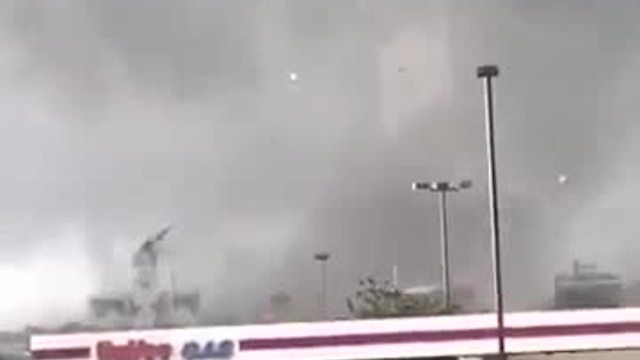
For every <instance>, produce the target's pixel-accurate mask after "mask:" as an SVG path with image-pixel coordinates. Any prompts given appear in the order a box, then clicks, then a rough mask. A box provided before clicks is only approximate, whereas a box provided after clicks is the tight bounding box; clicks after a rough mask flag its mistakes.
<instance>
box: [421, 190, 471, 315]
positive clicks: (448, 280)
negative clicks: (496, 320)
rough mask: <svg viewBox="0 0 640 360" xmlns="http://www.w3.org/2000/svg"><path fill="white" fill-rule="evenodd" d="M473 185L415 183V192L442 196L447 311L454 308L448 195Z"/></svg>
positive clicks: (442, 244) (443, 282) (442, 249)
mask: <svg viewBox="0 0 640 360" xmlns="http://www.w3.org/2000/svg"><path fill="white" fill-rule="evenodd" d="M471 185H472V182H471V180H463V181H460V182H458V183H452V182H449V181H434V182H414V183H413V186H412V187H413V190H414V191H423V190H428V191H431V192H433V193H439V194H440V255H441V258H440V266H441V268H442V271H441V275H442V284H441V286H442V302H443V305H444V308H445V309H450V308H451V307H452V305H453V304H452V300H451V297H452V296H451V267H450V260H449V230H448V226H447V193H450V192H456V191H460V190H463V189H468V188H470V187H471Z"/></svg>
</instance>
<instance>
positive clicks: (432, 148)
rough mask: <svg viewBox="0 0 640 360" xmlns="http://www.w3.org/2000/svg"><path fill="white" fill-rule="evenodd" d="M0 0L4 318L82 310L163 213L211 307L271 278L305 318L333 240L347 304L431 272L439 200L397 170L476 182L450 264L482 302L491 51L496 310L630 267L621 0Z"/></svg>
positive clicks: (630, 77)
mask: <svg viewBox="0 0 640 360" xmlns="http://www.w3.org/2000/svg"><path fill="white" fill-rule="evenodd" d="M2 8H3V10H4V11H2V12H0V27H1V28H2V31H0V79H1V80H2V81H0V114H1V115H2V121H1V122H0V161H1V163H2V164H3V166H2V167H1V168H0V198H1V199H2V200H3V201H2V204H1V205H0V214H1V215H2V216H0V283H2V284H3V286H4V288H5V291H3V297H2V299H0V327H3V328H16V327H22V326H24V325H26V324H53V323H60V322H65V321H71V320H78V319H82V318H83V317H84V316H85V315H86V300H87V298H88V296H90V295H91V294H94V293H99V292H108V291H122V290H123V289H126V288H127V287H129V286H130V279H129V275H130V274H129V268H128V267H129V262H130V257H131V255H132V253H133V251H135V249H136V248H137V246H139V245H140V243H141V242H142V241H143V240H144V238H145V237H146V236H147V235H148V234H151V233H153V232H155V231H157V230H159V229H160V228H161V227H162V226H164V225H165V224H169V223H170V224H173V225H174V227H173V229H172V232H171V234H170V235H169V237H168V239H167V240H166V243H165V244H164V245H163V246H164V250H163V251H164V252H163V254H164V256H165V257H166V258H167V259H168V261H169V262H170V263H171V266H172V267H173V268H174V271H175V275H176V279H177V282H178V283H179V284H180V285H181V286H184V287H197V288H199V289H201V291H202V293H203V296H204V303H203V305H204V306H205V311H206V312H207V313H209V314H212V315H215V316H231V317H235V318H238V319H240V320H239V321H255V320H256V319H257V318H258V317H259V316H260V315H259V314H260V312H261V311H263V310H264V307H265V306H266V305H267V303H268V301H269V296H270V295H271V294H274V293H277V292H279V291H285V292H287V293H289V294H291V296H292V299H293V301H294V302H295V304H296V308H297V311H299V312H300V317H301V318H309V317H310V316H313V314H314V311H315V308H316V296H317V291H318V286H319V283H318V281H319V279H318V276H319V274H318V271H319V269H318V267H317V264H315V263H314V261H313V254H314V253H315V252H318V251H328V252H330V253H331V254H332V256H331V259H330V261H329V262H328V264H327V265H328V281H329V307H330V311H331V312H332V313H334V314H337V315H343V314H344V313H345V309H344V306H343V304H344V301H343V299H344V297H345V296H347V295H348V294H350V293H351V292H352V291H353V290H354V288H355V286H356V285H357V280H358V279H359V278H361V277H363V276H367V275H376V276H381V277H386V278H391V276H392V272H394V271H393V270H392V269H394V266H397V275H398V281H399V282H400V284H401V285H402V286H407V287H408V286H418V285H424V284H426V283H429V284H431V283H436V282H437V281H438V279H439V237H438V236H439V228H438V209H437V198H436V197H434V196H431V195H430V194H428V193H420V194H418V193H413V192H412V191H411V184H412V182H414V181H431V180H463V179H471V180H473V184H474V186H473V187H472V188H471V189H468V190H465V191H463V192H460V193H457V194H455V195H453V196H452V197H451V198H450V215H451V219H450V226H451V231H450V236H451V242H452V243H451V246H452V253H451V255H452V279H453V282H454V284H471V285H474V287H475V291H476V293H477V296H478V298H479V301H480V302H481V303H482V306H484V307H489V306H491V298H490V296H491V284H492V282H491V264H490V259H491V252H490V242H489V228H488V211H487V200H486V199H487V195H486V190H485V189H486V181H485V177H486V171H485V166H486V164H485V156H484V132H483V131H484V128H483V118H482V116H483V112H482V111H483V110H482V88H481V83H480V82H478V80H477V79H476V78H475V76H474V71H475V67H476V66H477V65H480V64H484V63H496V64H498V65H499V66H500V68H501V75H500V77H499V78H497V79H496V82H495V87H496V91H497V93H496V95H497V96H496V126H497V129H496V130H497V137H498V138H497V150H498V164H499V169H498V177H499V187H500V188H499V189H500V205H501V207H502V209H501V211H502V214H503V215H502V220H503V231H504V233H503V241H504V247H505V249H504V268H505V292H506V296H507V297H506V305H507V307H508V308H510V309H522V308H527V307H531V306H536V304H539V303H541V302H542V301H544V300H545V299H547V298H548V297H549V296H550V294H551V291H552V279H553V276H554V274H555V273H556V272H557V271H560V270H564V269H566V268H568V267H569V266H570V264H571V261H572V260H573V259H574V258H581V259H582V258H586V259H587V260H593V261H597V262H598V263H601V264H602V266H603V267H606V268H608V269H610V270H613V271H617V272H620V273H621V274H623V275H624V277H625V278H626V279H629V280H632V279H634V278H638V277H639V276H640V268H638V266H637V261H636V260H635V258H633V256H632V254H635V253H638V251H634V250H639V251H640V248H638V245H636V243H637V241H635V238H634V235H633V234H635V231H634V230H635V229H634V227H633V224H634V217H633V214H634V213H635V208H636V205H635V202H636V201H635V200H636V198H637V197H638V196H640V193H639V192H638V191H637V190H636V186H635V183H636V182H637V180H638V179H639V178H640V173H639V172H638V171H636V170H634V159H633V156H634V154H636V153H637V151H636V150H635V147H637V144H638V141H637V139H635V137H636V134H638V131H637V129H636V127H637V125H636V121H635V119H636V118H637V114H638V112H640V108H639V107H638V105H637V103H638V102H637V101H635V97H636V94H637V93H638V91H639V90H640V89H638V86H640V85H638V84H640V81H637V79H638V77H639V76H640V69H639V68H638V50H640V45H637V44H640V25H638V23H637V20H636V19H637V18H638V16H640V3H638V2H636V1H630V0H629V1H625V0H620V1H615V2H606V3H605V2H602V1H595V0H594V1H591V0H588V1H582V0H581V1H578V0H568V1H537V2H535V3H534V2H529V1H524V0H515V1H506V0H489V1H483V2H481V3H480V2H477V1H470V0H454V1H450V0H448V1H440V0H438V1H413V0H401V1H393V2H389V1H381V0H371V1H358V0H349V1H344V0H340V1H338V0H325V1H317V0H314V1H311V0H269V1H266V0H250V1H242V2H236V1H207V2H205V1H193V2H184V1H178V0H161V1H158V0H155V1H145V0H140V1H127V2H112V1H97V0H96V1H85V2H76V1H56V2H43V1H36V0H20V1H17V0H15V1H7V2H5V3H4V4H3V5H2ZM558 174H566V175H567V176H569V175H570V176H569V177H566V178H565V179H569V181H565V182H566V183H565V182H563V183H564V185H563V186H559V185H558V181H560V180H559V178H558V176H559V175H558ZM560 176H562V175H560ZM636 248H638V249H636ZM24 314H29V315H24ZM309 314H311V315H309Z"/></svg>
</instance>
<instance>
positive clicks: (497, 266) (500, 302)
mask: <svg viewBox="0 0 640 360" xmlns="http://www.w3.org/2000/svg"><path fill="white" fill-rule="evenodd" d="M498 73H499V71H498V67H497V66H496V65H483V66H478V69H477V76H478V78H480V79H482V80H483V83H484V107H485V112H484V118H485V131H486V143H487V171H488V185H489V209H490V212H491V243H492V245H493V281H494V290H495V294H494V296H495V304H496V314H497V321H498V352H499V354H500V358H502V359H506V354H505V347H504V299H503V292H502V259H501V253H500V219H499V217H498V180H497V176H496V149H495V138H494V132H495V130H494V127H493V88H492V83H491V81H492V79H493V78H494V77H497V76H498Z"/></svg>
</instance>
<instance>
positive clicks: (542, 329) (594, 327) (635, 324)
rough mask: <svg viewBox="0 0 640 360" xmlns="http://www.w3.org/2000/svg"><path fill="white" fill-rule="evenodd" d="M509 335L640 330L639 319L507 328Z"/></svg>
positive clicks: (580, 333) (574, 334)
mask: <svg viewBox="0 0 640 360" xmlns="http://www.w3.org/2000/svg"><path fill="white" fill-rule="evenodd" d="M506 332H507V336H509V337H515V338H523V337H549V336H580V335H607V334H612V335H613V334H624V333H635V332H640V322H639V321H629V322H617V323H600V324H598V323H594V324H578V325H543V326H529V327H520V328H509V329H506Z"/></svg>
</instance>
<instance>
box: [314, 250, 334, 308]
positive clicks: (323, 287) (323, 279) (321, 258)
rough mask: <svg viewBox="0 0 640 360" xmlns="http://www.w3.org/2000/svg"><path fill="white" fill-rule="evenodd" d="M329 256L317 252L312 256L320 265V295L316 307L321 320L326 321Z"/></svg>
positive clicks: (325, 253)
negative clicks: (317, 306)
mask: <svg viewBox="0 0 640 360" xmlns="http://www.w3.org/2000/svg"><path fill="white" fill-rule="evenodd" d="M330 257H331V254H329V253H328V252H319V253H316V254H314V255H313V258H314V260H315V261H317V262H318V263H319V264H320V293H319V294H318V295H319V298H318V305H319V310H320V316H322V318H323V319H327V318H328V317H329V310H328V307H327V292H328V289H327V288H328V285H327V261H329V258H330Z"/></svg>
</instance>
